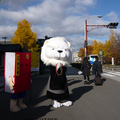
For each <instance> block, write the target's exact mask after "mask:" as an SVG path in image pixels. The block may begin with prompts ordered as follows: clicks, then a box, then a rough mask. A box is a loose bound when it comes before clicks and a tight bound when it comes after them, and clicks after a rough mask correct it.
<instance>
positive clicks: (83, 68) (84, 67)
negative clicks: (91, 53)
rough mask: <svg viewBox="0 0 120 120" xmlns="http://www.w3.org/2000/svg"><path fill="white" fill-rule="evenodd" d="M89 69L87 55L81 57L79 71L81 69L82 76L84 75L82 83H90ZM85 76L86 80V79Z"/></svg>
mask: <svg viewBox="0 0 120 120" xmlns="http://www.w3.org/2000/svg"><path fill="white" fill-rule="evenodd" d="M90 69H91V64H90V62H89V61H88V57H85V58H84V59H83V64H82V66H81V68H80V71H79V72H81V71H83V76H84V84H85V83H90V78H89V75H90ZM86 77H87V81H86Z"/></svg>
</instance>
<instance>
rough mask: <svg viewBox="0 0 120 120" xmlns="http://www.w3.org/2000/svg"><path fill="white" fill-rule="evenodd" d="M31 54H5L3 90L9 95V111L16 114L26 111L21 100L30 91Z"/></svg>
mask: <svg viewBox="0 0 120 120" xmlns="http://www.w3.org/2000/svg"><path fill="white" fill-rule="evenodd" d="M30 73H31V53H22V52H6V53H5V72H4V79H5V81H4V83H5V85H4V90H5V92H8V93H11V99H10V111H11V112H18V111H20V110H21V109H26V108H27V106H26V105H25V104H24V103H23V98H24V97H26V95H27V92H26V91H27V90H29V89H30V83H31V79H30Z"/></svg>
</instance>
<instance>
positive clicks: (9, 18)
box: [0, 0, 118, 50]
mask: <svg viewBox="0 0 120 120" xmlns="http://www.w3.org/2000/svg"><path fill="white" fill-rule="evenodd" d="M0 3H1V4H0V7H1V9H0V39H1V38H2V37H3V36H7V37H8V39H10V38H11V37H13V33H14V32H15V30H16V28H17V22H18V21H22V20H23V19H26V20H28V22H31V23H32V30H33V31H34V32H36V33H37V34H38V38H44V36H45V35H47V36H49V37H55V36H63V37H65V38H66V39H68V41H70V43H71V47H72V49H74V50H75V49H78V50H79V48H80V47H83V46H84V40H85V38H84V22H85V19H87V18H88V17H89V15H88V14H86V11H87V10H89V9H90V8H91V7H94V6H95V5H96V0H3V1H2V2H0ZM110 16H114V19H116V20H117V19H118V18H117V15H116V14H115V13H114V12H111V13H110V14H108V15H107V17H110ZM108 23H109V21H105V20H104V19H102V18H100V19H99V18H97V17H96V18H92V19H89V20H88V24H108ZM108 34H109V30H108V29H96V30H92V31H90V32H89V33H88V42H89V44H90V43H91V42H92V40H94V39H93V38H97V39H101V38H102V37H107V36H108Z"/></svg>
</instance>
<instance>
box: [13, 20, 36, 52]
mask: <svg viewBox="0 0 120 120" xmlns="http://www.w3.org/2000/svg"><path fill="white" fill-rule="evenodd" d="M31 26H32V24H31V23H29V22H28V21H27V20H25V19H24V20H22V22H18V23H17V30H16V31H15V32H14V37H13V38H11V42H12V44H20V45H21V46H22V48H23V49H26V50H29V51H32V52H35V51H37V50H38V45H37V44H36V40H37V34H36V33H35V32H32V30H31Z"/></svg>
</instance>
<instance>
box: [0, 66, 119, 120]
mask: <svg viewBox="0 0 120 120" xmlns="http://www.w3.org/2000/svg"><path fill="white" fill-rule="evenodd" d="M66 75H67V79H68V87H69V93H70V100H71V101H73V105H72V106H70V107H65V106H62V107H61V108H53V107H52V106H51V99H48V98H47V97H46V85H47V81H48V76H49V74H45V75H41V76H38V75H37V76H32V81H33V83H32V95H31V101H30V94H29V91H28V95H27V97H26V98H25V99H24V103H25V104H26V105H27V106H28V108H27V109H25V110H21V111H20V112H17V113H12V112H10V111H9V102H10V94H9V93H6V92H4V91H2V92H0V120H120V113H119V111H120V82H118V81H114V80H112V79H110V78H104V77H103V78H102V80H103V85H102V86H95V84H94V82H93V78H94V76H93V75H91V76H90V80H91V84H90V85H88V84H84V81H83V76H82V75H78V69H75V68H73V67H70V66H69V67H68V70H67V73H66Z"/></svg>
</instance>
